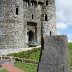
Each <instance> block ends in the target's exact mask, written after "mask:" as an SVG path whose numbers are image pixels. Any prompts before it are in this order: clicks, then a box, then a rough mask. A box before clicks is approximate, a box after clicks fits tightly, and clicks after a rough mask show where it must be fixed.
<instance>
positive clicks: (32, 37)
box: [27, 22, 37, 47]
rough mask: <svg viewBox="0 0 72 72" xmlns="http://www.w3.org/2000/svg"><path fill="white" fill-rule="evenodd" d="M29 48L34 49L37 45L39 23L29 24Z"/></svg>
mask: <svg viewBox="0 0 72 72" xmlns="http://www.w3.org/2000/svg"><path fill="white" fill-rule="evenodd" d="M27 36H28V46H29V47H34V46H36V44H37V23H34V22H27Z"/></svg>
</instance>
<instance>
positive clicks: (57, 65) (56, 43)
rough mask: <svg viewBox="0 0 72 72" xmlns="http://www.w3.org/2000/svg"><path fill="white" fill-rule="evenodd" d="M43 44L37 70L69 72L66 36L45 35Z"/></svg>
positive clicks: (41, 71) (43, 71)
mask: <svg viewBox="0 0 72 72" xmlns="http://www.w3.org/2000/svg"><path fill="white" fill-rule="evenodd" d="M43 44H44V45H43ZM43 44H42V46H43V47H44V48H43V49H42V51H41V57H40V62H39V68H38V72H70V69H69V56H68V55H69V51H68V47H67V36H47V37H44V43H43Z"/></svg>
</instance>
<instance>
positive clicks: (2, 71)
mask: <svg viewBox="0 0 72 72" xmlns="http://www.w3.org/2000/svg"><path fill="white" fill-rule="evenodd" d="M0 72H8V71H7V70H5V69H3V68H0Z"/></svg>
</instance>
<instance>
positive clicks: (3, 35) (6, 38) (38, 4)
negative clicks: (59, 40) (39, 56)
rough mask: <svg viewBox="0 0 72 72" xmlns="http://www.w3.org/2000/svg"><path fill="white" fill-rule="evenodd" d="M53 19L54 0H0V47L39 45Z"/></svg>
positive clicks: (53, 27)
mask: <svg viewBox="0 0 72 72" xmlns="http://www.w3.org/2000/svg"><path fill="white" fill-rule="evenodd" d="M55 21H56V15H55V0H0V49H3V48H4V49H5V48H26V47H30V46H31V45H34V44H35V45H36V46H38V45H40V44H41V35H43V36H47V35H56V23H55Z"/></svg>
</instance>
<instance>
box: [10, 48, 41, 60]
mask: <svg viewBox="0 0 72 72" xmlns="http://www.w3.org/2000/svg"><path fill="white" fill-rule="evenodd" d="M39 55H40V48H34V49H32V50H28V51H22V52H19V53H12V54H9V56H14V57H19V58H27V59H32V60H36V61H39Z"/></svg>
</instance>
